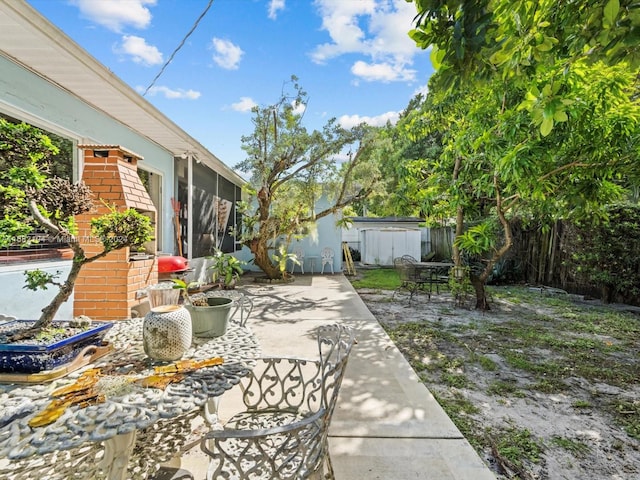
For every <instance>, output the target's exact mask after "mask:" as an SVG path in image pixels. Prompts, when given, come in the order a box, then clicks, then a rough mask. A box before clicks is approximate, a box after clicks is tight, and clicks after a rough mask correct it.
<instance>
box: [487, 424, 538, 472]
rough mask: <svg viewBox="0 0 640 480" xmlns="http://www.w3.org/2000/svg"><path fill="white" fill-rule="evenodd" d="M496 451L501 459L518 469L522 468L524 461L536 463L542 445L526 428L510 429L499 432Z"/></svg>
mask: <svg viewBox="0 0 640 480" xmlns="http://www.w3.org/2000/svg"><path fill="white" fill-rule="evenodd" d="M496 449H497V451H498V453H499V454H500V456H501V457H503V458H505V459H507V460H508V461H509V462H510V463H511V464H512V465H515V466H517V467H519V468H522V467H523V465H524V462H525V461H530V462H538V461H539V460H540V455H541V454H542V452H543V447H542V445H541V444H540V443H539V442H538V441H537V440H536V439H535V438H533V436H532V435H531V432H530V431H529V430H527V429H526V428H525V429H522V430H520V429H517V428H510V429H508V430H506V431H504V432H501V433H500V438H499V439H498V440H497V441H496Z"/></svg>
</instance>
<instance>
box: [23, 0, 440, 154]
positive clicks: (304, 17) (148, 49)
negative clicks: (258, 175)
mask: <svg viewBox="0 0 640 480" xmlns="http://www.w3.org/2000/svg"><path fill="white" fill-rule="evenodd" d="M28 2H29V3H30V4H31V5H32V6H33V7H34V8H35V9H36V10H38V11H39V12H40V13H42V14H43V15H44V16H45V17H47V19H48V20H49V21H51V22H52V23H53V24H54V25H56V26H57V27H58V28H60V29H61V30H62V31H64V32H65V33H66V34H67V35H68V36H70V37H71V38H72V39H73V40H74V41H76V42H77V43H78V44H79V45H81V46H82V47H83V48H84V49H86V50H87V51H88V52H89V53H90V54H91V55H93V56H94V57H95V58H97V59H98V60H99V61H100V62H101V63H102V64H104V65H105V66H106V67H108V68H109V69H110V70H111V71H112V72H114V73H115V74H116V75H117V76H118V77H120V78H121V79H122V80H123V81H124V82H126V83H127V84H128V85H130V86H131V87H133V88H134V89H136V90H138V91H139V92H140V94H143V92H145V90H146V89H147V88H148V87H149V86H150V85H151V84H152V82H153V80H154V78H155V77H156V75H158V73H159V72H160V71H161V68H162V67H163V65H164V64H165V63H166V62H167V60H168V59H169V58H170V56H171V54H172V53H173V52H174V50H175V49H176V48H177V47H178V46H179V44H180V42H181V41H182V40H183V39H184V37H185V36H186V35H187V33H188V32H189V30H190V29H191V28H192V27H193V26H194V24H195V23H196V20H197V19H198V18H199V17H200V15H201V14H202V13H203V12H204V11H205V9H206V7H207V5H208V4H209V0H28ZM414 16H415V5H414V4H413V3H407V2H406V1H405V0H214V1H213V2H212V4H211V6H210V8H209V10H208V11H207V13H206V15H205V16H204V17H203V18H202V19H201V20H200V22H199V24H198V26H197V28H196V29H195V31H194V32H193V33H192V34H191V35H190V36H189V38H188V39H187V40H186V42H185V43H184V45H183V46H182V47H181V49H180V50H179V51H178V52H177V53H176V54H175V57H174V58H173V60H172V61H171V62H170V63H169V64H168V66H167V67H166V69H165V70H164V72H163V73H162V75H161V76H160V77H159V78H158V79H157V80H156V81H155V84H154V85H153V87H152V88H150V89H149V91H148V92H147V93H146V94H145V98H146V99H147V100H148V101H150V102H151V103H152V104H153V105H154V106H155V107H157V108H158V109H159V110H160V111H162V112H163V113H164V114H165V115H167V117H169V118H170V119H171V120H172V121H174V122H175V123H176V124H178V125H179V126H180V127H181V128H182V129H184V130H185V131H186V132H188V133H189V134H190V135H191V136H192V137H194V138H195V139H197V140H198V141H199V142H200V143H202V144H203V145H204V146H205V147H206V148H208V149H209V150H210V151H211V152H212V153H213V154H214V155H216V156H217V157H218V158H220V159H221V160H222V161H223V162H225V163H226V164H227V165H229V166H230V167H234V166H235V165H236V164H237V163H238V162H240V161H241V160H243V159H244V152H243V151H242V149H241V141H240V138H241V136H242V135H250V134H251V133H252V131H253V124H252V123H251V118H252V114H251V112H250V109H251V107H252V106H254V105H260V106H264V105H269V104H272V103H274V102H276V101H277V100H278V99H279V97H280V94H281V92H282V91H283V88H286V86H287V83H288V82H289V79H290V77H291V75H296V76H297V77H298V78H299V83H300V85H301V86H302V87H303V89H304V90H305V91H306V92H307V93H308V94H309V103H308V106H307V111H306V112H305V116H304V124H305V126H306V127H307V128H308V129H309V130H312V129H321V128H322V126H323V125H324V124H325V123H326V122H327V121H328V120H329V119H330V118H332V117H335V118H337V119H338V120H339V122H340V123H341V124H342V125H343V126H345V127H350V126H353V125H356V124H358V123H360V122H362V121H365V122H367V123H369V124H371V125H383V124H384V123H386V121H387V120H391V121H392V123H393V122H395V121H396V120H397V116H398V114H399V112H401V111H402V110H403V109H404V108H405V107H406V106H407V104H408V102H409V100H410V99H411V98H412V97H413V96H414V95H415V94H416V93H418V92H421V91H426V84H427V81H428V79H429V76H430V75H431V74H432V72H433V68H432V66H431V62H430V61H429V54H428V52H427V51H423V50H421V49H419V48H417V47H416V46H415V44H414V43H413V42H412V41H411V39H409V37H408V35H407V32H408V31H409V30H410V29H411V28H412V19H413V17H414Z"/></svg>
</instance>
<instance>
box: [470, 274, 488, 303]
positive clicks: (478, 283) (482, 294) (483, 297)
mask: <svg viewBox="0 0 640 480" xmlns="http://www.w3.org/2000/svg"><path fill="white" fill-rule="evenodd" d="M471 285H473V289H474V290H475V291H476V310H483V311H486V310H491V307H489V302H487V292H486V290H485V280H484V279H482V277H478V276H477V275H471Z"/></svg>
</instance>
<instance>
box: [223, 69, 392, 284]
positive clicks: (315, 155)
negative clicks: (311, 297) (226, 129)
mask: <svg viewBox="0 0 640 480" xmlns="http://www.w3.org/2000/svg"><path fill="white" fill-rule="evenodd" d="M292 90H293V93H289V94H288V93H287V92H286V91H283V93H282V94H281V96H280V98H279V100H278V101H277V102H276V103H275V104H273V105H268V106H265V107H259V106H258V107H255V108H254V109H253V115H254V117H253V125H254V131H253V134H251V135H248V136H243V137H242V148H243V150H244V151H245V152H246V154H247V157H246V159H245V160H244V161H243V162H241V163H240V164H238V165H237V166H236V168H237V169H239V170H240V171H242V172H245V173H249V174H250V175H251V178H250V182H249V186H248V188H247V191H248V192H249V195H250V199H249V200H248V201H247V202H243V204H241V205H240V209H241V211H242V213H243V219H242V231H240V232H235V235H236V237H237V238H239V239H240V241H241V242H242V243H243V244H244V245H246V246H247V247H248V248H249V249H250V250H251V252H252V253H253V254H254V262H255V264H256V265H257V266H259V267H260V268H261V269H262V270H263V271H264V272H265V274H266V275H267V276H268V277H269V278H278V277H279V276H281V275H282V274H283V272H281V270H280V268H279V262H278V261H277V260H276V259H274V258H273V254H274V253H275V252H276V251H277V247H278V245H277V244H278V243H284V244H285V245H288V244H289V242H290V241H291V240H292V239H293V238H294V237H296V236H298V235H300V236H302V235H304V234H307V233H309V232H310V231H311V230H312V229H313V226H314V224H315V222H316V221H317V220H318V219H320V218H323V217H326V216H328V215H330V214H333V213H336V212H339V211H340V210H341V209H342V208H344V207H346V206H348V205H350V204H352V203H354V202H357V201H361V200H363V199H364V198H366V197H367V196H368V195H369V194H370V193H371V192H372V191H373V189H374V187H375V185H376V182H377V181H378V177H379V175H378V172H377V171H376V169H374V168H371V167H370V165H369V164H368V163H367V162H366V160H367V159H368V158H369V156H370V155H371V152H372V145H373V143H374V139H375V137H374V136H373V134H372V132H371V131H370V128H369V127H366V126H365V125H359V126H356V127H354V128H351V129H345V128H343V127H341V126H340V125H339V124H338V123H337V121H336V119H330V120H329V121H328V122H327V123H326V124H325V126H324V127H323V128H322V130H320V131H318V130H314V131H311V132H309V131H308V130H307V129H306V128H305V127H304V126H303V123H302V120H303V118H304V112H305V109H306V105H307V101H308V95H307V94H306V92H305V91H304V90H302V88H301V87H300V85H299V84H298V82H297V78H296V77H295V76H294V77H292ZM345 151H347V154H346V158H345V159H343V161H341V160H340V158H341V157H340V156H341V154H344V152H345ZM321 198H324V199H325V200H326V202H325V203H320V202H319V200H320V199H321ZM320 205H322V208H319V206H320Z"/></svg>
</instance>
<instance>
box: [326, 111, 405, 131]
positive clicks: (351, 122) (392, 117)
mask: <svg viewBox="0 0 640 480" xmlns="http://www.w3.org/2000/svg"><path fill="white" fill-rule="evenodd" d="M398 118H400V112H387V113H383V114H381V115H376V116H375V117H368V116H362V115H342V116H341V117H340V118H338V123H339V124H340V126H341V127H343V128H351V127H355V126H356V125H360V124H361V123H366V124H367V125H371V126H372V127H382V126H384V125H386V124H387V122H391V123H392V124H395V123H396V122H397V121H398Z"/></svg>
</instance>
